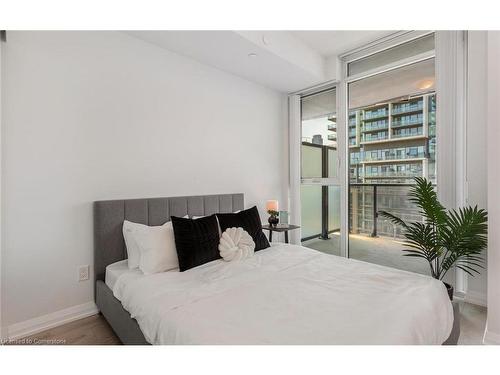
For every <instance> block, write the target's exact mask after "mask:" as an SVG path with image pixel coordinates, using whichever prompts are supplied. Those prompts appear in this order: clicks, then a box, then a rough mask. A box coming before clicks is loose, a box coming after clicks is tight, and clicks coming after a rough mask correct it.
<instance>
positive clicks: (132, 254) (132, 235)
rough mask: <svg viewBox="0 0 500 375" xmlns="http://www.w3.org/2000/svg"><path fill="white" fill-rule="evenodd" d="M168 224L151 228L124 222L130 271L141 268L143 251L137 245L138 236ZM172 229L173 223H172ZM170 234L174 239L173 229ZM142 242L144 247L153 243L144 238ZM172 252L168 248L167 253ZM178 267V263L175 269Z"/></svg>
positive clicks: (124, 236) (124, 235)
mask: <svg viewBox="0 0 500 375" xmlns="http://www.w3.org/2000/svg"><path fill="white" fill-rule="evenodd" d="M184 217H185V218H187V217H188V216H187V215H185V216H184ZM168 223H170V222H169V221H168V222H166V223H165V224H163V225H161V226H154V227H150V226H148V225H144V224H139V223H134V222H132V221H128V220H125V221H124V222H123V228H122V231H123V238H124V239H125V246H126V248H127V258H128V268H129V269H135V268H140V263H141V250H140V248H139V244H138V243H137V236H138V234H140V233H150V232H154V231H155V229H152V228H161V227H163V226H166V225H167V224H168ZM170 227H172V224H171V223H170ZM168 234H172V238H173V229H172V231H171V232H170V231H169V232H168ZM142 237H144V236H142ZM142 241H143V242H144V244H143V245H146V243H145V242H151V241H148V240H147V239H144V238H142ZM168 243H170V244H171V242H170V241H168ZM173 244H174V245H173V251H174V253H175V256H176V259H177V250H176V249H175V240H174V242H173ZM171 250H172V249H168V248H167V250H166V251H169V252H170V251H171ZM177 267H179V264H178V263H177V265H176V266H175V267H173V268H177ZM143 272H144V271H143Z"/></svg>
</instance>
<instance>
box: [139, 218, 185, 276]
mask: <svg viewBox="0 0 500 375" xmlns="http://www.w3.org/2000/svg"><path fill="white" fill-rule="evenodd" d="M135 241H136V243H137V246H138V247H139V251H140V254H141V256H140V260H139V269H140V270H141V271H142V272H143V273H144V274H145V275H151V274H153V273H158V272H164V271H168V270H173V269H175V268H179V259H178V258H177V250H176V248H175V238H174V228H173V227H172V222H171V221H169V222H167V223H165V224H164V225H162V226H161V227H148V228H147V229H146V230H140V231H137V232H136V234H135Z"/></svg>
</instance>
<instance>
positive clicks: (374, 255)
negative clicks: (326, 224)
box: [302, 183, 429, 275]
mask: <svg viewBox="0 0 500 375" xmlns="http://www.w3.org/2000/svg"><path fill="white" fill-rule="evenodd" d="M410 187H411V185H409V184H359V183H357V184H351V185H350V187H349V190H350V193H349V211H350V212H349V257H350V258H353V259H357V260H362V261H366V262H370V263H375V264H379V265H383V266H388V267H393V268H398V269H402V270H405V271H410V272H417V273H421V274H426V275H428V274H429V271H428V265H427V263H426V262H425V261H422V260H420V259H418V258H413V257H405V256H403V254H404V252H403V251H401V250H402V249H403V248H404V246H403V245H402V240H403V236H402V234H401V228H399V227H396V226H395V225H393V224H392V223H391V222H389V221H388V220H386V219H384V218H382V217H380V216H379V215H378V214H377V212H378V211H380V210H385V211H388V212H391V213H393V214H395V215H397V216H399V217H402V218H403V219H404V220H412V221H420V220H423V219H422V216H421V215H419V213H418V212H419V211H418V208H417V207H416V206H415V205H414V204H413V203H411V202H409V201H408V199H407V194H408V191H409V189H410ZM339 203H340V202H336V201H332V202H329V204H330V207H331V206H333V207H337V211H338V207H339ZM336 214H337V215H338V216H339V217H340V212H337V213H336ZM330 216H332V214H330ZM321 219H322V217H321V215H320V216H319V217H317V218H316V220H319V221H320V222H321ZM313 221H314V218H310V219H309V221H308V220H304V218H303V227H304V226H305V227H306V228H304V229H305V230H306V231H307V230H308V229H307V225H308V223H312V222H313ZM316 225H317V226H319V225H320V223H319V222H318V223H317V224H316ZM321 225H322V224H321ZM329 229H330V230H328V228H327V229H326V230H324V231H323V232H324V233H325V232H326V233H328V235H327V236H323V237H321V236H320V234H319V232H318V234H317V235H316V236H308V238H304V239H303V241H302V244H303V246H306V247H310V248H312V249H316V250H318V251H321V252H324V253H328V254H333V255H341V254H340V240H341V239H340V235H339V230H338V229H336V230H335V229H333V230H332V228H329ZM303 232H304V231H303ZM320 237H321V238H320Z"/></svg>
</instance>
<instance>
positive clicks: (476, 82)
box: [465, 31, 488, 305]
mask: <svg viewBox="0 0 500 375" xmlns="http://www.w3.org/2000/svg"><path fill="white" fill-rule="evenodd" d="M487 34H488V33H487V32H486V31H469V32H468V56H467V61H468V69H467V70H468V96H467V100H468V104H467V146H466V147H467V185H468V189H467V204H469V205H476V204H477V205H478V206H479V207H481V208H486V207H487V199H486V197H487V174H486V165H487V155H486V154H487V152H486V144H487V137H486V128H487V91H488V85H487V84H488V79H487V66H488V59H487V44H488V43H487V41H488V38H487ZM484 257H485V258H486V252H485V254H484ZM485 266H487V263H486V264H485ZM487 275H488V271H487V269H486V268H485V269H484V270H482V271H481V274H480V275H476V276H475V277H468V278H467V287H466V295H465V300H466V301H469V302H472V303H476V304H480V305H486V292H487Z"/></svg>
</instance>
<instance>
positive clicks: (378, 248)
mask: <svg viewBox="0 0 500 375" xmlns="http://www.w3.org/2000/svg"><path fill="white" fill-rule="evenodd" d="M432 38H433V36H432V35H430V36H426V37H425V45H426V46H427V47H428V48H431V47H432V48H433V43H432V40H433V39H432ZM399 57H400V58H405V57H408V56H399ZM434 60H435V59H434V57H433V56H432V55H429V56H428V57H426V58H423V59H419V60H418V61H415V62H412V63H408V62H407V63H405V64H404V65H401V66H399V67H398V66H394V67H392V68H391V69H389V70H386V69H381V70H380V72H379V73H374V71H373V69H372V70H371V71H370V74H368V75H367V76H365V77H363V76H359V75H358V76H357V77H355V78H353V79H351V80H349V79H348V80H347V81H348V82H347V95H348V97H347V103H348V118H349V127H350V129H352V133H349V137H350V139H351V138H352V139H353V140H356V141H355V142H354V141H353V142H350V143H349V149H348V154H349V161H348V163H349V170H350V175H349V189H348V191H349V218H348V221H349V242H348V254H349V257H350V258H354V259H358V260H363V261H367V262H371V263H377V264H381V265H384V266H389V267H394V268H399V269H403V270H407V271H412V272H418V273H423V274H428V273H429V271H428V265H427V264H426V263H425V262H422V261H419V260H418V259H417V260H416V258H412V257H404V256H403V254H404V253H403V252H402V251H401V249H402V248H403V246H402V245H401V243H400V242H401V241H402V240H403V236H402V234H401V228H399V227H397V226H396V225H394V224H393V223H392V222H390V221H388V220H385V219H383V218H381V217H379V215H378V211H381V210H384V211H388V212H391V213H392V214H394V215H396V216H398V217H400V218H402V219H403V220H405V221H422V220H423V218H422V216H421V215H420V214H419V210H418V208H417V207H416V206H415V205H414V204H413V203H412V202H410V201H409V200H408V198H407V194H408V191H409V189H410V186H411V185H412V184H414V177H425V178H427V179H429V180H430V181H431V182H433V183H434V184H436V178H435V177H436V171H435V168H436V167H435V166H436V146H435V145H436V139H435V138H436V137H435V134H436V132H435V128H436V121H435V117H436V116H435V113H436V95H435V73H434V65H435V62H434ZM372 68H373V67H372Z"/></svg>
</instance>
